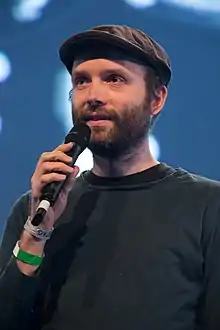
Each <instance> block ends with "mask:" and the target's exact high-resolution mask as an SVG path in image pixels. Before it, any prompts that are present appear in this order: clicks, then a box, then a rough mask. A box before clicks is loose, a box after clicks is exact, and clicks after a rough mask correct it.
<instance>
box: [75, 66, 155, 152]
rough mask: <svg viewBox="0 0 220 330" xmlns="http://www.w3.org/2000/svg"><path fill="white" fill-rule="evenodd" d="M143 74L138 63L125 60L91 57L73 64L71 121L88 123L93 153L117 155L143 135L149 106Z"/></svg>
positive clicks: (142, 137)
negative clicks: (72, 119)
mask: <svg viewBox="0 0 220 330" xmlns="http://www.w3.org/2000/svg"><path fill="white" fill-rule="evenodd" d="M144 75H145V71H144V68H143V67H142V66H140V65H138V64H136V63H132V62H127V61H123V62H121V61H120V62H118V61H117V62H116V61H111V60H107V59H92V60H88V61H84V62H82V63H80V62H78V63H76V64H75V65H74V67H73V71H72V82H73V104H72V106H73V118H74V123H78V122H79V121H83V122H86V123H87V125H89V126H90V128H91V139H90V144H89V149H90V150H91V151H92V152H93V154H94V155H98V156H100V157H104V158H118V157H120V156H122V155H123V154H126V153H129V152H131V150H132V149H134V148H135V147H136V146H137V144H139V143H141V142H142V141H143V139H145V138H146V135H147V133H148V131H149V126H150V117H151V105H150V97H149V95H147V91H146V83H145V80H144Z"/></svg>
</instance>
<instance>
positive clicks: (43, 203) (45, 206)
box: [37, 200, 50, 212]
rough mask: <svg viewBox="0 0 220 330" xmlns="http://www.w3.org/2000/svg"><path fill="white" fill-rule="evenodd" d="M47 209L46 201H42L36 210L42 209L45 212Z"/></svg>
mask: <svg viewBox="0 0 220 330" xmlns="http://www.w3.org/2000/svg"><path fill="white" fill-rule="evenodd" d="M49 207H50V203H49V202H48V201H46V200H42V201H41V202H40V204H39V205H38V208H37V210H38V209H44V210H45V211H46V212H47V211H48V209H49Z"/></svg>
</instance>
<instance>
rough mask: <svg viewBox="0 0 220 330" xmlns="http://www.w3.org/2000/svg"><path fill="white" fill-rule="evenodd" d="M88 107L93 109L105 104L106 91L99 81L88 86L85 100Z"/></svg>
mask: <svg viewBox="0 0 220 330" xmlns="http://www.w3.org/2000/svg"><path fill="white" fill-rule="evenodd" d="M86 103H87V105H88V106H89V107H90V109H92V110H95V109H97V108H99V107H101V106H104V105H105V104H106V91H105V88H104V86H102V84H101V83H98V82H93V83H91V85H90V86H89V93H88V96H87V100H86Z"/></svg>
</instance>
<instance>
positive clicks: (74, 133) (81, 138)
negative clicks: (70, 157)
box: [65, 123, 91, 151]
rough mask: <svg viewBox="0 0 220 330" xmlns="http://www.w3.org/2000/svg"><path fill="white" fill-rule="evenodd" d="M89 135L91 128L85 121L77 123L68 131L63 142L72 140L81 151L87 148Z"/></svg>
mask: <svg viewBox="0 0 220 330" xmlns="http://www.w3.org/2000/svg"><path fill="white" fill-rule="evenodd" d="M90 135H91V129H90V127H89V126H88V125H86V124H85V123H79V124H77V125H75V126H73V128H72V129H71V130H70V131H69V133H68V134H67V136H66V138H65V143H69V142H74V143H75V144H77V145H79V146H80V148H81V151H83V150H84V149H86V148H87V146H88V144H89V139H90Z"/></svg>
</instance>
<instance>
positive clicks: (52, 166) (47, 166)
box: [41, 162, 74, 174]
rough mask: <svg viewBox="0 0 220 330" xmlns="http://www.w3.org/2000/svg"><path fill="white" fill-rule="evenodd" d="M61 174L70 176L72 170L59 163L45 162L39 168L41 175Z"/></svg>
mask: <svg viewBox="0 0 220 330" xmlns="http://www.w3.org/2000/svg"><path fill="white" fill-rule="evenodd" d="M51 172H62V174H72V173H73V172H74V169H73V168H72V167H71V166H68V165H66V164H64V163H61V162H46V163H43V164H42V166H41V173H42V174H46V173H51Z"/></svg>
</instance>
